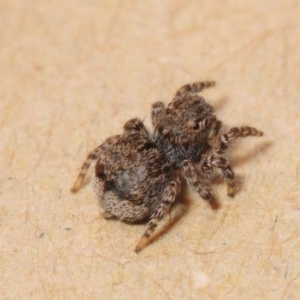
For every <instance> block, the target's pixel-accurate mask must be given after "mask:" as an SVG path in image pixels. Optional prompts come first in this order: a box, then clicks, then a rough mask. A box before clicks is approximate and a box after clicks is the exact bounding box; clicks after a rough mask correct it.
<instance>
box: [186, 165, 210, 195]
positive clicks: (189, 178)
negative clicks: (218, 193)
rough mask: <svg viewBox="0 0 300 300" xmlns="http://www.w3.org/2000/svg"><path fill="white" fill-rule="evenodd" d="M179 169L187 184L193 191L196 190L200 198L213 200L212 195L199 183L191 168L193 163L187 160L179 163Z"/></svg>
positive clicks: (193, 168) (193, 169) (194, 171)
mask: <svg viewBox="0 0 300 300" xmlns="http://www.w3.org/2000/svg"><path fill="white" fill-rule="evenodd" d="M181 168H182V171H183V174H184V176H185V178H186V179H187V181H188V183H189V184H190V185H191V186H193V187H194V189H195V190H196V192H198V194H199V195H200V196H201V198H203V199H204V200H207V201H211V200H213V195H212V194H211V192H210V191H209V189H208V188H207V187H206V186H205V185H204V184H203V183H201V182H200V180H199V178H198V175H197V172H196V169H195V167H194V166H193V163H192V162H190V161H189V160H184V161H183V162H182V163H181Z"/></svg>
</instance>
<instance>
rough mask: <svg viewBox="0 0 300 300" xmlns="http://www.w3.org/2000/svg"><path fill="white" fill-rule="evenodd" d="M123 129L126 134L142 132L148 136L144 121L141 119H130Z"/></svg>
mask: <svg viewBox="0 0 300 300" xmlns="http://www.w3.org/2000/svg"><path fill="white" fill-rule="evenodd" d="M123 128H124V133H136V132H141V133H146V134H147V129H146V127H145V125H144V123H143V122H142V120H140V119H139V118H134V119H130V120H129V121H127V122H126V123H125V124H124V126H123Z"/></svg>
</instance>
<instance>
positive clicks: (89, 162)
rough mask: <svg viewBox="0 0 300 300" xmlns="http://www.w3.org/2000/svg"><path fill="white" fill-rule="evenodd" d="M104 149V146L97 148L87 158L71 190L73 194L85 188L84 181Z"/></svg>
mask: <svg viewBox="0 0 300 300" xmlns="http://www.w3.org/2000/svg"><path fill="white" fill-rule="evenodd" d="M101 148H102V145H101V146H99V147H97V148H96V149H95V150H94V151H92V152H91V153H90V154H89V155H88V156H87V158H86V160H85V162H84V163H83V165H82V167H81V171H80V173H79V175H78V177H77V179H76V181H75V184H74V185H73V187H72V189H71V192H72V193H76V192H78V191H79V190H80V189H81V188H82V186H83V182H84V179H85V177H86V175H87V173H88V171H89V169H90V167H91V165H92V164H93V165H94V164H95V163H96V161H97V160H98V159H99V157H100V153H101V150H102V149H101Z"/></svg>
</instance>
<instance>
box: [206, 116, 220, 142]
mask: <svg viewBox="0 0 300 300" xmlns="http://www.w3.org/2000/svg"><path fill="white" fill-rule="evenodd" d="M221 127H222V122H221V121H220V120H216V121H215V122H214V123H213V125H212V127H211V129H210V133H209V135H208V137H207V139H208V140H213V139H214V138H215V137H216V136H217V135H218V134H219V131H220V129H221Z"/></svg>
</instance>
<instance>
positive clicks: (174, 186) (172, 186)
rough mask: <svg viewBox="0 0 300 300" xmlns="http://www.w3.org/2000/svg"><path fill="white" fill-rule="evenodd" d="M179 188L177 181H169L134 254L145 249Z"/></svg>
mask: <svg viewBox="0 0 300 300" xmlns="http://www.w3.org/2000/svg"><path fill="white" fill-rule="evenodd" d="M179 188H180V182H179V181H178V180H176V181H175V180H174V181H171V182H170V183H169V185H168V186H167V187H166V189H165V191H164V193H163V196H162V199H161V203H160V204H159V205H158V207H157V209H156V210H155V211H154V213H153V214H152V216H151V219H150V221H149V223H148V226H147V229H146V231H145V233H144V234H143V236H142V237H141V239H140V241H139V243H138V244H137V246H136V248H135V252H137V253H138V252H140V251H141V250H142V249H143V248H145V246H146V245H147V242H148V241H149V239H150V238H151V236H152V235H153V233H154V230H155V228H156V227H157V225H158V223H159V221H160V220H161V219H162V218H163V217H164V215H165V214H166V213H167V212H168V211H169V210H170V208H171V205H172V203H173V202H174V201H175V199H176V195H177V193H178V191H179Z"/></svg>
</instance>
